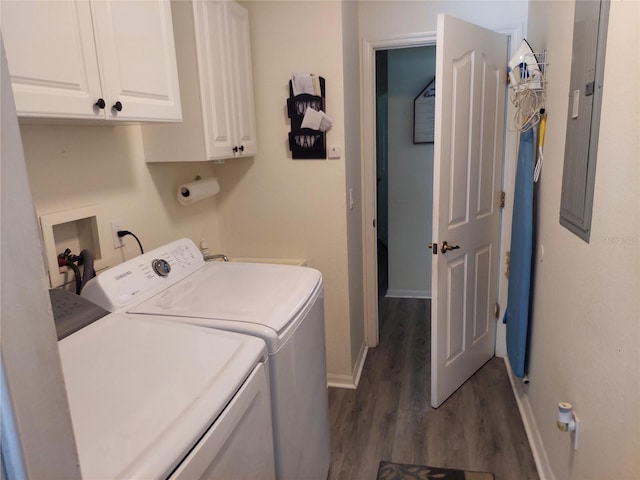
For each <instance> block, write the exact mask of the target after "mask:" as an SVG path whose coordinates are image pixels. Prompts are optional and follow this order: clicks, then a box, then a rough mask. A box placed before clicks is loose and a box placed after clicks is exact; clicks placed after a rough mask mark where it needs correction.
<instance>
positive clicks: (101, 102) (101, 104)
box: [94, 98, 107, 110]
mask: <svg viewBox="0 0 640 480" xmlns="http://www.w3.org/2000/svg"><path fill="white" fill-rule="evenodd" d="M94 105H95V106H96V107H98V108H99V109H100V110H102V109H103V108H104V107H106V105H107V104H106V102H105V101H104V98H99V99H98V101H97V102H96V103H94Z"/></svg>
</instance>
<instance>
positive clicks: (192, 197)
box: [178, 178, 220, 206]
mask: <svg viewBox="0 0 640 480" xmlns="http://www.w3.org/2000/svg"><path fill="white" fill-rule="evenodd" d="M219 191H220V184H219V183H218V179H217V178H208V179H206V180H196V181H195V182H191V183H185V184H184V185H180V186H179V187H178V201H179V202H180V203H181V204H182V205H185V206H186V205H191V204H192V203H194V202H197V201H199V200H203V199H205V198H209V197H213V196H214V195H215V194H216V193H218V192H219Z"/></svg>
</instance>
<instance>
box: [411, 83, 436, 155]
mask: <svg viewBox="0 0 640 480" xmlns="http://www.w3.org/2000/svg"><path fill="white" fill-rule="evenodd" d="M435 112H436V79H435V77H434V78H433V80H431V81H430V82H429V84H428V85H427V86H426V87H424V89H423V90H422V91H421V92H420V93H419V94H418V96H417V97H416V98H415V99H414V100H413V143H433V127H434V123H435V119H436V113H435Z"/></svg>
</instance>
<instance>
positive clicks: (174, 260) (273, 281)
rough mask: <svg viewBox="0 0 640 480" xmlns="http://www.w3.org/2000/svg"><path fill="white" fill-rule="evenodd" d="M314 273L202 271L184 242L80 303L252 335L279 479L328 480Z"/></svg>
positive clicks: (128, 266)
mask: <svg viewBox="0 0 640 480" xmlns="http://www.w3.org/2000/svg"><path fill="white" fill-rule="evenodd" d="M323 292H324V288H323V282H322V275H321V274H320V272H319V271H317V270H315V269H312V268H307V267H300V266H291V265H270V264H252V263H251V264H250V263H236V262H228V263H227V262H204V260H203V258H202V254H201V253H200V251H199V249H198V248H197V246H196V245H195V244H194V243H193V242H192V241H191V240H189V239H181V240H177V241H175V242H172V243H170V244H168V245H165V246H163V247H161V248H158V249H155V250H153V251H150V252H147V253H145V254H144V255H141V256H139V257H136V258H135V259H132V260H130V261H127V262H125V263H122V264H120V265H117V266H115V267H113V268H111V269H109V270H107V271H105V272H103V273H101V274H100V275H98V276H97V277H96V278H94V279H92V280H91V281H89V282H88V283H87V285H86V286H85V287H84V289H83V296H85V297H86V298H88V299H90V300H92V301H93V302H94V303H97V304H98V305H100V306H101V307H103V308H105V309H107V310H109V311H119V312H127V313H128V314H131V315H136V316H154V317H163V318H166V319H170V320H172V321H175V322H180V323H188V324H194V325H198V326H205V327H210V328H215V329H222V330H228V331H234V332H239V333H244V334H249V335H254V336H256V337H259V338H261V339H263V340H264V341H265V342H266V344H267V350H268V352H269V367H270V372H269V373H270V386H271V396H272V397H271V398H272V401H271V404H272V416H273V432H274V447H275V465H276V477H277V478H278V479H280V480H303V479H309V480H313V479H317V480H325V479H326V478H327V474H328V471H329V461H330V458H329V456H330V454H329V422H328V399H327V379H326V354H325V340H324V339H325V332H324V295H323Z"/></svg>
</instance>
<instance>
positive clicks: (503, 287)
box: [360, 25, 524, 357]
mask: <svg viewBox="0 0 640 480" xmlns="http://www.w3.org/2000/svg"><path fill="white" fill-rule="evenodd" d="M480 26H483V27H484V28H489V29H491V30H493V31H495V32H498V33H502V34H504V35H506V36H507V37H508V46H507V56H509V55H511V50H512V49H513V45H519V44H520V42H521V41H522V39H523V38H524V32H523V27H522V25H519V26H516V27H505V28H493V27H491V26H485V25H480ZM435 44H436V32H435V31H432V32H420V33H414V34H406V35H397V36H390V37H384V38H378V39H366V38H363V39H362V41H361V45H360V58H361V73H360V75H361V76H360V79H361V88H362V97H361V98H362V167H361V175H362V230H363V232H362V252H363V253H362V256H363V258H362V267H363V304H364V342H365V345H366V346H367V347H369V348H372V347H377V346H378V344H379V342H380V332H379V320H378V265H377V261H378V260H377V258H378V257H377V255H378V246H377V238H376V237H377V229H376V227H375V226H374V224H373V222H374V221H375V219H376V196H377V182H376V135H377V132H376V121H375V120H376V114H375V112H376V88H375V85H376V50H392V49H396V48H411V47H425V46H434V45H435ZM506 61H507V59H505V76H506ZM507 96H508V95H507ZM513 113H514V109H513V105H512V104H511V102H509V101H508V100H507V105H506V112H505V127H504V128H505V135H504V143H505V145H504V156H503V159H502V175H501V181H502V190H503V191H504V192H506V193H507V195H506V202H505V207H504V209H503V210H502V215H501V219H500V234H499V235H500V249H499V252H500V257H499V260H498V272H499V273H498V303H499V304H500V305H501V313H500V318H499V319H498V320H497V322H498V324H497V328H496V356H499V357H504V356H506V328H505V326H504V325H503V323H502V318H503V316H504V311H505V310H506V306H507V287H508V281H507V279H506V277H505V276H503V272H505V271H506V270H507V268H506V251H507V250H508V249H509V246H510V245H511V217H512V212H513V191H514V184H515V167H516V162H517V145H518V136H517V132H515V131H513V130H512V129H510V128H509V125H510V119H512V118H513ZM436 207H437V199H435V198H434V200H433V202H432V208H436ZM425 248H427V247H426V245H425Z"/></svg>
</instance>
